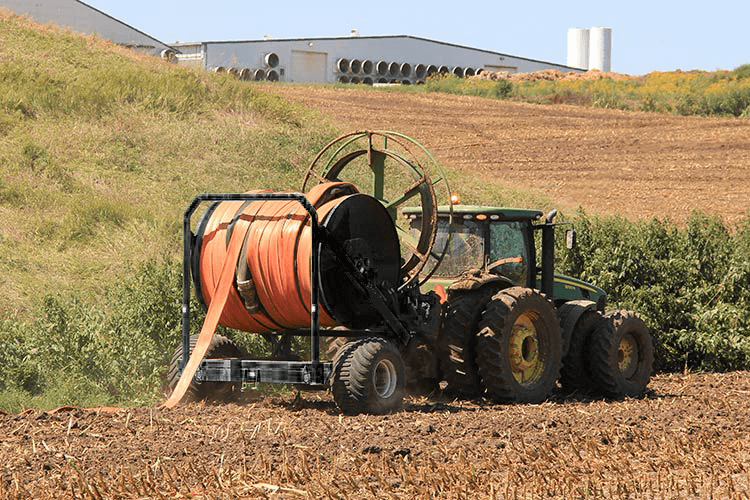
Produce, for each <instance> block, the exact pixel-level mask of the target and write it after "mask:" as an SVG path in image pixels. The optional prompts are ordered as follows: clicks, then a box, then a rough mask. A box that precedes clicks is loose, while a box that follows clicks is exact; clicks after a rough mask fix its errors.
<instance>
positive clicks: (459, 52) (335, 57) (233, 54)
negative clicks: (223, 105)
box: [174, 34, 580, 84]
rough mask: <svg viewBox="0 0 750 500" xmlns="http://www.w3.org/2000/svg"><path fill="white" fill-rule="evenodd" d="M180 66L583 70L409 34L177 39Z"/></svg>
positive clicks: (404, 73)
mask: <svg viewBox="0 0 750 500" xmlns="http://www.w3.org/2000/svg"><path fill="white" fill-rule="evenodd" d="M174 48H175V49H176V50H177V59H178V61H179V63H180V64H189V65H194V66H197V67H202V68H204V69H206V70H209V71H228V72H233V73H236V74H237V75H238V76H241V77H242V78H246V79H251V80H272V81H276V80H278V81H285V82H321V83H324V82H344V83H370V84H371V83H407V84H408V83H420V82H423V81H424V79H425V77H426V76H428V75H430V74H432V73H436V72H445V73H455V74H457V75H459V76H469V75H473V74H476V73H478V72H480V71H507V72H509V73H517V72H520V73H526V72H531V71H539V70H543V69H557V70H560V71H564V72H567V71H580V70H579V69H577V68H571V67H568V66H565V65H562V64H555V63H549V62H544V61H536V60H533V59H526V58H523V57H517V56H511V55H508V54H501V53H499V52H492V51H489V50H481V49H474V48H471V47H464V46H460V45H455V44H451V43H445V42H438V41H435V40H429V39H426V38H420V37H416V36H410V35H396V36H358V35H356V34H354V35H353V36H346V37H335V38H295V39H279V40H275V39H266V40H247V41H224V42H198V43H178V44H175V45H174Z"/></svg>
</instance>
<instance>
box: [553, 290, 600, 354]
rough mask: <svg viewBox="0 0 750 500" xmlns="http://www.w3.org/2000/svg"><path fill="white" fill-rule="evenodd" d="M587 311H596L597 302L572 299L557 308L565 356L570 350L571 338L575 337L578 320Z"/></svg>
mask: <svg viewBox="0 0 750 500" xmlns="http://www.w3.org/2000/svg"><path fill="white" fill-rule="evenodd" d="M586 311H596V302H593V301H591V300H571V301H568V302H565V303H564V304H562V305H561V306H560V307H558V308H557V317H558V319H559V320H560V334H561V335H562V346H563V356H565V354H566V353H567V352H568V348H569V347H570V340H571V339H572V338H573V329H575V327H576V324H578V320H579V319H581V316H583V313H585V312H586Z"/></svg>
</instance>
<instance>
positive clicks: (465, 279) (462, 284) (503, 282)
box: [448, 269, 513, 296]
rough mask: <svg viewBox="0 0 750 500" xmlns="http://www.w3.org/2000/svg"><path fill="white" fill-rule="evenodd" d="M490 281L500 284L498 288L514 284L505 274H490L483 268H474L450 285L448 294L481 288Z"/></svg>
mask: <svg viewBox="0 0 750 500" xmlns="http://www.w3.org/2000/svg"><path fill="white" fill-rule="evenodd" d="M490 283H496V284H498V285H499V286H497V289H498V290H500V289H502V288H507V287H509V286H513V283H512V282H511V281H510V280H508V279H507V278H505V277H504V276H498V275H496V274H490V273H488V272H485V271H483V270H481V269H473V270H471V271H466V272H465V273H464V274H462V275H461V276H459V278H458V279H457V280H456V281H454V282H453V283H452V284H451V285H450V286H449V287H448V296H451V295H454V294H457V293H461V292H470V291H475V290H479V289H480V288H483V287H484V286H485V285H488V284H490Z"/></svg>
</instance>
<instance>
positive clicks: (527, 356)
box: [477, 287, 562, 403]
mask: <svg viewBox="0 0 750 500" xmlns="http://www.w3.org/2000/svg"><path fill="white" fill-rule="evenodd" d="M479 326H480V328H481V330H480V332H479V334H478V336H477V364H478V365H479V375H480V376H481V378H482V385H483V386H484V388H485V390H486V391H487V395H488V396H489V397H491V398H492V399H496V400H500V401H514V402H521V403H539V402H542V401H544V400H545V399H546V398H547V397H548V396H549V395H550V394H551V393H552V390H553V389H554V388H555V384H556V383H557V379H558V377H559V376H560V365H561V357H562V356H561V349H562V348H561V338H560V324H559V323H558V321H557V315H556V314H555V306H554V305H553V304H552V302H551V301H550V300H549V299H547V297H546V296H545V295H544V294H542V293H540V292H538V291H536V290H532V289H530V288H522V287H512V288H506V289H505V290H501V291H500V292H498V293H497V294H495V296H494V297H492V300H491V301H490V303H489V304H488V305H487V308H486V310H485V313H484V317H483V318H482V321H481V322H480V324H479Z"/></svg>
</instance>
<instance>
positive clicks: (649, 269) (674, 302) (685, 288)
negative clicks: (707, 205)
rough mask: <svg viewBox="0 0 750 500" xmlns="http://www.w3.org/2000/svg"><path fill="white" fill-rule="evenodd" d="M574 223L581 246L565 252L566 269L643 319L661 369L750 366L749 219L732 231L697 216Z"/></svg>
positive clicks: (585, 218) (613, 303) (586, 218)
mask: <svg viewBox="0 0 750 500" xmlns="http://www.w3.org/2000/svg"><path fill="white" fill-rule="evenodd" d="M574 222H575V226H576V230H577V233H578V243H579V244H578V247H577V248H575V249H574V250H572V251H566V250H561V251H560V252H559V253H561V254H562V257H561V266H562V269H563V270H564V272H566V273H569V274H572V275H573V276H580V277H581V278H582V279H584V280H587V281H590V282H592V283H594V284H596V285H597V286H600V287H602V288H603V289H605V290H606V291H607V292H608V294H609V297H608V300H609V302H610V308H626V309H632V310H635V311H637V312H638V313H639V314H641V315H642V316H643V317H644V319H645V320H646V321H647V323H648V324H649V326H650V327H651V328H652V329H653V332H654V336H655V339H656V342H657V361H658V367H659V369H661V370H682V369H684V368H686V367H687V368H689V369H697V370H735V369H748V368H750V290H749V287H748V283H750V243H749V241H750V218H748V217H746V218H745V219H744V221H743V222H742V223H741V224H738V225H737V226H736V227H733V228H731V231H730V230H728V229H727V228H726V227H725V226H724V224H722V222H721V220H719V219H718V218H716V217H708V216H706V215H704V214H702V213H698V212H696V213H693V214H692V215H691V217H690V218H689V219H688V221H687V224H686V226H685V227H679V228H678V227H677V226H675V225H674V224H672V223H671V222H670V221H669V220H663V221H659V220H657V219H653V220H651V221H645V222H629V221H627V220H625V219H622V218H616V217H610V218H592V217H589V216H588V215H586V214H585V213H580V214H578V216H577V218H576V219H575V221H574Z"/></svg>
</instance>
